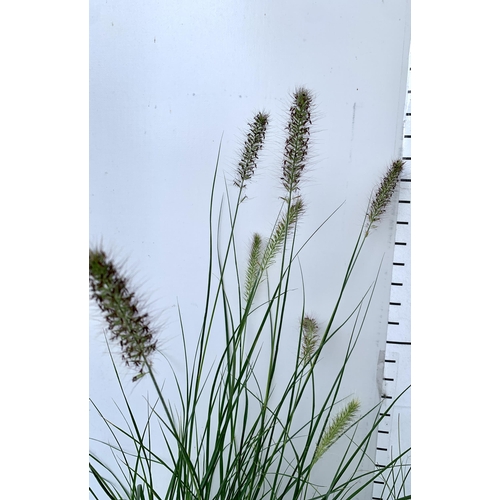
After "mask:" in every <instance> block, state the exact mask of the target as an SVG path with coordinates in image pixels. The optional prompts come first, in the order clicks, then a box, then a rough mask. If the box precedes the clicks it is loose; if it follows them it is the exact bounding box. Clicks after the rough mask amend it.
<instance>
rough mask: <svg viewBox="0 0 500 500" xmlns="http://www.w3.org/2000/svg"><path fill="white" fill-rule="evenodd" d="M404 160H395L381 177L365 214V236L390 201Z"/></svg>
mask: <svg viewBox="0 0 500 500" xmlns="http://www.w3.org/2000/svg"><path fill="white" fill-rule="evenodd" d="M404 164H405V162H404V161H403V160H396V161H394V162H393V163H392V165H391V166H390V167H389V169H388V170H387V173H386V174H385V177H384V178H383V179H382V182H381V183H380V186H379V187H378V190H377V192H376V194H375V196H374V197H373V199H372V201H371V203H370V210H369V212H368V214H367V216H368V220H367V228H366V236H368V234H369V232H370V230H371V229H372V228H374V227H375V223H376V222H378V221H379V220H380V218H381V217H382V215H383V214H384V212H385V209H386V208H387V206H388V205H389V202H390V201H391V198H392V195H393V194H394V190H395V189H396V185H397V182H398V179H399V174H400V173H401V171H402V170H403V166H404Z"/></svg>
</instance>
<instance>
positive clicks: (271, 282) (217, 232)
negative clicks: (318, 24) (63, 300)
mask: <svg viewBox="0 0 500 500" xmlns="http://www.w3.org/2000/svg"><path fill="white" fill-rule="evenodd" d="M313 110H314V103H313V95H312V93H311V92H310V91H309V90H307V89H305V88H298V89H297V90H296V91H295V92H294V93H293V95H292V102H291V105H290V109H289V116H288V122H287V124H286V128H285V130H286V141H285V145H284V151H283V157H282V164H281V176H280V181H281V188H280V192H279V193H278V195H277V196H278V197H279V198H280V200H281V202H282V205H281V209H280V211H279V213H278V214H277V216H276V219H275V223H274V226H273V228H272V230H271V231H270V234H268V235H262V234H257V233H255V234H253V236H251V235H249V237H250V236H251V245H250V248H249V252H248V255H247V256H245V258H244V259H243V258H242V257H241V256H240V255H239V253H238V251H237V244H236V238H235V228H236V227H237V222H238V215H239V211H240V208H241V206H242V204H243V203H246V202H251V200H247V199H246V188H247V185H248V184H249V183H250V182H252V181H254V173H255V170H256V169H257V168H258V161H259V153H260V152H261V149H262V147H263V145H264V142H265V138H266V132H267V128H268V125H269V115H268V114H267V113H264V112H259V113H257V114H256V115H255V117H254V118H253V120H252V121H251V122H250V123H249V129H248V133H247V136H246V140H245V142H244V144H243V147H242V151H241V155H240V161H239V163H238V164H237V167H236V168H235V172H234V178H233V179H232V181H231V182H226V190H227V191H229V190H236V194H235V197H234V198H231V197H229V196H228V197H227V205H228V206H227V208H228V210H227V213H228V214H229V215H228V218H229V220H228V223H227V224H228V230H227V231H226V238H225V240H223V238H222V236H221V235H222V233H223V231H221V227H222V224H223V221H222V220H221V216H220V213H218V212H217V209H216V207H217V205H218V204H217V200H216V199H215V192H216V191H215V186H216V183H217V182H218V175H217V170H218V166H219V159H218V160H217V164H216V169H215V175H214V180H213V184H212V188H211V199H210V206H209V212H210V213H209V220H210V228H209V229H210V231H209V235H210V236H209V238H210V241H209V247H208V249H209V252H210V259H209V268H208V272H207V278H206V279H207V286H206V297H205V305H204V313H203V319H202V322H201V325H200V329H199V331H198V332H195V335H197V336H198V337H197V343H196V349H195V350H194V351H192V350H190V349H189V347H188V345H189V342H188V340H189V339H190V338H192V335H193V333H192V332H188V331H185V330H184V327H183V322H182V313H181V311H180V308H179V320H180V325H181V327H180V334H181V336H182V340H183V346H184V352H183V353H182V358H183V364H184V366H183V370H182V371H181V372H179V371H178V370H175V369H174V368H172V369H171V371H170V372H169V373H167V374H164V373H162V374H161V375H160V373H158V371H157V369H156V363H155V364H154V362H155V360H156V359H157V358H161V357H164V358H165V359H166V360H167V362H168V359H169V353H168V352H163V351H162V350H161V349H160V348H159V345H160V336H161V333H162V332H161V331H160V329H159V328H157V327H156V326H155V325H154V323H153V322H152V320H151V317H150V314H149V313H148V311H147V304H144V303H143V302H142V301H141V300H140V298H139V297H138V295H137V291H136V290H135V288H134V286H133V284H132V282H131V278H130V277H129V276H128V275H127V272H126V270H125V269H124V267H123V266H120V265H118V264H117V263H116V262H115V261H114V259H113V258H112V257H110V255H109V253H108V252H106V251H105V250H104V249H103V247H102V246H97V247H91V248H90V252H89V262H90V296H91V299H92V301H93V302H95V303H96V304H97V306H98V308H99V310H100V311H101V313H102V315H103V317H104V319H105V325H106V331H107V335H106V339H107V342H108V344H109V346H110V352H111V350H112V348H114V349H116V350H118V352H119V353H120V355H121V359H122V361H123V363H124V364H125V365H126V366H127V367H129V368H130V369H131V370H132V371H133V376H132V380H133V381H134V382H136V383H137V384H138V386H137V387H140V384H141V383H142V379H145V378H149V379H150V381H151V383H152V386H153V387H154V397H153V400H152V401H151V400H150V399H149V398H150V397H151V396H148V399H147V400H146V401H147V417H146V419H145V422H144V421H143V420H141V419H140V418H139V417H138V414H139V409H138V408H136V407H135V406H133V404H132V403H131V401H130V397H129V395H128V393H127V391H126V390H125V388H124V383H123V379H122V377H123V376H121V375H119V370H118V369H117V366H116V365H115V360H114V358H113V356H111V360H112V362H113V365H114V367H115V373H116V376H117V382H118V384H119V387H120V390H121V393H122V395H123V407H122V409H121V412H122V415H123V418H124V421H123V422H124V423H118V422H112V421H110V420H108V419H107V418H106V415H104V414H102V413H101V412H100V410H99V408H97V407H96V406H95V405H94V406H93V408H94V409H95V411H96V412H98V414H99V415H101V417H102V419H103V422H104V423H105V424H106V426H107V427H108V429H109V435H110V440H109V441H108V442H100V443H96V442H92V445H91V450H92V451H91V453H90V473H91V476H92V483H91V486H90V493H91V497H92V498H95V499H98V500H102V499H113V500H117V499H129V500H145V499H148V500H154V499H155V500H160V499H164V500H194V499H196V500H211V499H214V500H216V499H217V500H229V499H231V500H233V499H241V500H263V499H270V500H271V499H273V500H275V499H276V500H278V499H283V500H285V499H297V500H298V499H303V500H313V499H346V500H347V499H353V498H360V495H361V494H362V492H364V491H367V490H368V489H370V488H371V486H372V483H373V480H374V479H375V478H377V477H384V478H386V480H387V481H390V480H391V478H394V482H395V483H396V482H401V478H403V479H404V478H406V476H407V474H408V471H409V466H408V465H407V461H406V457H407V456H408V453H409V450H399V451H398V453H397V454H396V455H395V456H394V457H393V460H392V461H391V462H390V463H388V464H384V465H383V466H379V465H377V464H374V463H372V465H373V466H372V468H371V469H370V470H366V467H365V465H362V464H365V462H366V460H367V456H368V455H369V454H368V450H369V447H370V445H371V444H372V442H373V440H375V439H376V433H377V428H378V424H379V423H380V422H381V420H382V419H383V418H384V416H385V415H386V414H387V413H388V412H390V410H391V408H392V406H393V405H394V404H395V403H396V402H397V398H395V400H394V401H393V402H392V405H390V406H389V407H388V408H387V409H386V410H385V411H381V409H380V405H375V406H374V407H372V408H368V409H366V408H365V409H364V410H363V411H362V408H363V405H362V402H361V401H359V400H358V398H356V397H354V396H353V397H349V398H345V396H341V394H342V392H341V387H342V385H343V384H344V378H345V372H346V367H347V366H348V364H349V362H350V358H351V355H352V353H353V351H354V350H355V348H356V344H357V343H358V340H359V339H360V335H361V333H362V330H363V326H364V324H365V321H366V318H367V311H368V309H369V307H370V302H371V298H372V296H373V293H374V289H375V286H376V281H377V273H376V270H374V279H373V283H372V285H371V286H370V287H369V288H368V289H367V290H365V291H364V292H363V293H362V294H361V296H360V297H359V302H358V304H357V306H356V307H355V308H354V309H353V310H352V311H351V312H350V314H348V315H347V317H343V318H339V317H338V316H339V306H340V304H341V303H342V300H343V297H344V292H345V290H346V289H347V288H348V285H349V280H350V277H351V274H352V272H353V270H354V268H355V266H356V263H357V262H358V257H359V256H360V254H361V252H362V250H363V247H364V244H365V241H366V239H367V238H368V237H369V236H370V234H371V233H372V231H373V230H374V229H375V225H376V223H377V222H378V221H379V220H380V218H381V217H382V214H383V213H384V211H385V210H386V208H387V207H388V205H389V203H391V199H392V194H393V192H394V190H395V188H396V186H397V182H398V178H399V174H400V172H401V169H402V168H403V162H402V161H401V160H396V161H394V162H393V163H392V164H391V165H390V167H389V169H388V171H387V172H386V175H385V177H384V178H383V180H382V182H381V184H380V186H378V188H376V189H375V190H374V195H373V197H372V199H371V201H370V203H369V205H368V208H367V213H366V216H365V220H364V221H360V231H359V236H358V239H357V241H355V242H354V244H353V250H352V254H351V257H350V260H349V262H348V265H347V268H346V269H345V273H344V278H343V282H342V284H341V286H340V293H339V294H338V297H337V298H336V300H335V301H334V302H333V305H332V308H331V311H330V314H329V317H328V318H326V321H325V320H324V318H321V321H320V320H319V319H318V318H315V317H314V316H313V315H311V314H310V313H308V312H306V310H305V305H304V307H303V308H302V310H301V311H298V312H297V310H296V309H294V310H290V306H289V295H290V293H291V288H290V277H291V273H292V269H295V268H296V267H300V262H299V259H298V257H299V255H300V253H301V251H302V249H303V248H304V247H305V245H307V242H308V241H309V240H310V238H312V237H314V234H313V235H312V236H311V237H310V238H308V239H307V240H306V242H305V243H303V244H301V245H300V246H299V244H298V243H297V241H298V240H297V238H296V235H297V231H298V227H299V222H300V220H301V217H302V216H303V214H304V212H305V210H306V205H305V202H304V200H303V199H302V194H301V189H300V188H301V182H302V176H303V173H304V172H305V171H306V170H307V168H308V160H309V144H310V136H311V126H312V123H313V117H314V113H313ZM219 156H220V149H219ZM231 199H233V200H235V201H233V202H230V201H229V200H231ZM332 215H333V214H332ZM330 217H331V216H330ZM214 221H215V222H214ZM319 229H320V228H318V230H319ZM271 270H272V273H271ZM219 315H220V317H221V318H222V319H223V321H222V322H221V323H219V322H217V321H216V318H218V317H219ZM290 315H291V316H292V317H295V316H296V317H297V323H296V331H295V332H294V336H292V337H291V336H290V332H289V331H288V330H287V328H285V327H284V324H285V319H286V318H287V317H289V316H290ZM221 324H222V325H223V327H222V329H221V328H220V325H221ZM320 325H321V326H320ZM346 328H347V330H346ZM341 330H342V332H341ZM346 331H347V334H348V336H349V341H348V343H347V348H346V350H345V352H344V353H343V361H342V363H340V364H339V366H337V367H335V373H334V376H333V377H332V379H331V380H330V381H328V382H327V383H326V386H327V387H326V391H322V393H321V396H320V395H319V393H318V392H317V391H316V387H317V384H318V380H317V367H318V366H320V364H321V363H324V362H327V360H325V359H324V358H325V347H326V346H327V345H328V344H329V343H330V342H332V340H333V339H334V338H335V336H336V335H339V334H340V333H339V332H341V334H342V335H346ZM221 338H222V339H223V343H222V345H223V349H221V351H220V352H219V353H218V355H217V356H216V357H215V359H213V358H212V356H211V354H212V352H213V349H212V345H213V344H214V343H216V342H217V344H216V345H219V343H220V339H221ZM264 345H265V346H266V347H265V348H263V346H264ZM284 345H287V346H288V347H289V346H292V349H293V352H294V353H295V354H294V356H293V358H294V361H293V366H290V367H288V368H289V370H288V371H286V373H288V374H289V376H287V377H285V378H283V371H279V370H278V368H280V367H281V364H282V363H283V355H282V354H283V352H282V351H283V346H284ZM170 366H171V367H173V364H172V365H170ZM278 372H279V373H280V380H279V383H277V382H278V381H277V374H278ZM321 383H322V384H323V387H324V384H325V381H324V380H322V381H321ZM165 387H169V388H170V389H169V391H166V390H165ZM172 387H173V388H174V390H175V391H176V392H177V395H176V401H177V402H172V401H171V399H170V398H169V397H167V393H168V392H170V393H171V392H172V389H171V388H172ZM304 415H306V417H304ZM365 422H367V425H365V426H363V427H362V428H363V429H365V428H367V429H368V431H367V432H361V433H360V432H359V429H360V428H361V427H360V424H361V423H365ZM97 444H101V445H103V446H105V447H107V448H108V451H110V452H111V455H112V456H113V457H114V458H115V462H114V463H109V462H107V461H106V460H104V459H103V458H102V457H101V455H99V453H98V452H95V451H94V450H95V446H96V445H97ZM335 447H339V448H338V450H337V454H336V456H337V457H339V459H338V460H337V461H336V462H335V465H334V467H332V468H331V470H330V476H329V477H328V479H327V480H326V481H323V482H322V484H318V483H317V482H316V481H314V480H313V471H314V468H315V467H317V465H318V463H320V462H321V461H322V460H325V459H326V456H327V455H328V453H329V451H330V450H331V449H332V448H335ZM368 458H369V457H368ZM332 463H333V462H332ZM403 482H404V480H403ZM164 485H166V486H165V487H164ZM387 491H388V496H387V498H399V499H401V500H402V499H405V498H410V495H409V494H407V492H406V491H405V490H404V489H401V488H399V487H398V488H396V487H392V488H391V487H390V486H389V487H388V490H387ZM401 492H402V493H401Z"/></svg>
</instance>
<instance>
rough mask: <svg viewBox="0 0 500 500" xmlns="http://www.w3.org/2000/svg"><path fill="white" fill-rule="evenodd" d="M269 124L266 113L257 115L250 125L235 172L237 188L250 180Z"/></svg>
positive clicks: (242, 186)
mask: <svg viewBox="0 0 500 500" xmlns="http://www.w3.org/2000/svg"><path fill="white" fill-rule="evenodd" d="M268 123H269V114H268V113H262V112H260V113H257V114H256V115H255V117H254V119H253V121H252V122H251V123H249V124H248V125H250V130H249V132H248V134H247V137H246V140H245V144H244V146H243V150H242V152H241V159H240V162H239V163H238V169H237V171H236V179H235V180H234V183H235V185H236V186H238V187H239V188H244V187H245V182H246V181H248V180H250V179H251V178H252V175H253V173H254V170H255V168H256V166H257V160H258V156H259V151H260V150H261V149H262V146H263V145H264V139H265V137H266V130H267V125H268Z"/></svg>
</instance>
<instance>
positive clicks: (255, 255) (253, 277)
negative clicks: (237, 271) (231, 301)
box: [245, 233, 262, 300]
mask: <svg viewBox="0 0 500 500" xmlns="http://www.w3.org/2000/svg"><path fill="white" fill-rule="evenodd" d="M261 259H262V238H261V236H260V235H259V234H258V233H255V234H254V235H253V238H252V246H251V248H250V258H249V259H248V267H247V274H246V279H245V300H248V299H249V298H250V297H251V295H252V292H253V291H254V290H255V287H256V286H258V284H259V280H260V278H261V275H262V273H261V267H260V265H261Z"/></svg>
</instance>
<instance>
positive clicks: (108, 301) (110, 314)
mask: <svg viewBox="0 0 500 500" xmlns="http://www.w3.org/2000/svg"><path fill="white" fill-rule="evenodd" d="M89 271H90V272H89V281H90V295H91V298H92V299H94V301H95V302H96V304H97V305H98V307H99V309H100V310H101V312H102V313H103V315H104V319H105V320H106V323H107V326H108V331H109V335H110V339H111V341H112V342H114V343H115V344H117V345H119V347H120V350H121V353H122V359H123V361H124V362H125V364H126V365H127V366H132V367H134V368H135V369H136V370H137V372H138V373H137V375H136V376H135V377H134V378H133V380H134V381H136V380H138V379H139V378H141V376H142V375H143V374H144V370H145V369H146V368H147V365H146V360H147V362H148V363H149V364H151V361H150V359H151V356H152V354H153V353H154V351H156V340H155V337H156V335H157V332H156V330H155V329H154V328H153V327H152V325H151V320H150V317H149V315H148V313H147V312H144V311H141V304H140V303H139V300H138V299H137V297H136V294H135V293H134V292H133V291H131V289H130V284H129V280H128V279H127V277H125V276H124V275H123V274H122V273H121V272H120V270H119V269H118V268H117V267H116V265H115V264H114V263H113V261H112V260H111V259H110V258H109V257H108V255H107V254H106V253H105V252H104V251H103V250H101V249H94V250H93V249H90V252H89Z"/></svg>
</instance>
